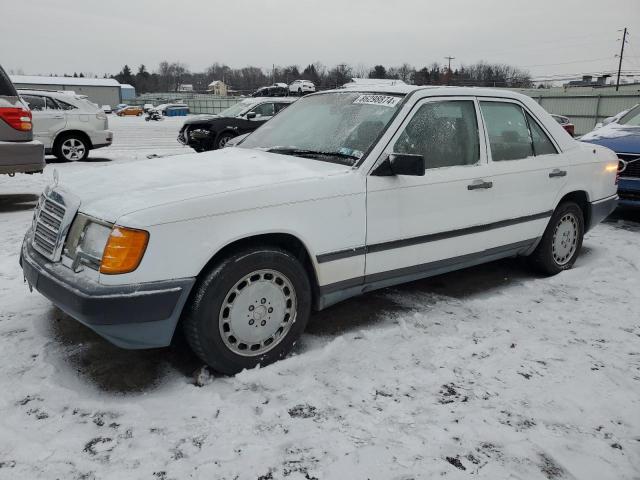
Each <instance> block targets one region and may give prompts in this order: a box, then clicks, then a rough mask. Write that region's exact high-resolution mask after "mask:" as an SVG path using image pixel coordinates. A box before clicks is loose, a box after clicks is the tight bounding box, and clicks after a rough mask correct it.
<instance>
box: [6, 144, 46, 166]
mask: <svg viewBox="0 0 640 480" xmlns="http://www.w3.org/2000/svg"><path fill="white" fill-rule="evenodd" d="M45 165H46V163H45V161H44V146H43V145H42V143H41V142H39V141H37V140H32V141H30V142H2V141H0V174H2V173H30V172H41V171H42V170H44V167H45Z"/></svg>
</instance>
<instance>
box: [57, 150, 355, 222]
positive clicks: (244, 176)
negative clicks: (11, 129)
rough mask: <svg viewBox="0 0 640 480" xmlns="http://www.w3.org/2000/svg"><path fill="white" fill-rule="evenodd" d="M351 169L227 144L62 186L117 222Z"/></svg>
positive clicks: (72, 178) (85, 208) (84, 207)
mask: <svg viewBox="0 0 640 480" xmlns="http://www.w3.org/2000/svg"><path fill="white" fill-rule="evenodd" d="M349 171H351V168H350V167H348V166H344V165H338V164H334V163H328V162H321V161H317V160H312V159H307V158H300V157H293V156H288V155H280V154H276V153H267V152H262V151H258V150H249V149H244V148H225V149H223V150H216V151H213V152H206V153H197V154H188V155H176V156H170V157H164V158H160V159H150V160H142V161H139V162H132V163H120V164H116V165H110V166H105V167H102V168H98V169H95V170H94V171H93V172H95V173H93V172H92V174H90V175H88V174H87V172H83V173H82V174H71V175H68V176H66V177H64V178H61V179H60V186H61V187H62V188H63V189H64V190H66V191H68V192H70V193H72V194H74V195H77V196H78V197H79V198H80V202H81V205H80V211H81V212H83V213H86V214H87V215H91V216H93V217H96V218H99V219H102V220H105V221H108V222H115V221H117V220H118V218H120V217H121V216H123V215H126V214H131V213H133V212H136V211H139V210H143V209H149V208H152V207H158V206H160V205H167V204H175V203H177V202H181V201H185V200H190V199H196V198H199V197H207V196H212V195H220V194H225V193H229V192H233V191H236V192H237V191H240V190H251V189H258V188H265V187H266V188H279V187H276V185H278V184H283V183H288V182H296V181H301V180H309V179H314V178H317V179H322V178H326V177H327V176H330V175H336V174H340V173H345V172H349ZM315 193H316V192H313V193H312V192H309V195H310V196H311V195H313V194H315ZM310 198H313V197H310ZM256 206H258V205H256Z"/></svg>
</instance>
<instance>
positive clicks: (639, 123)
mask: <svg viewBox="0 0 640 480" xmlns="http://www.w3.org/2000/svg"><path fill="white" fill-rule="evenodd" d="M580 140H582V141H583V142H589V143H595V144H598V145H602V146H604V147H607V148H610V149H611V150H613V151H614V152H616V155H618V159H619V160H620V163H619V164H618V173H619V178H618V195H619V196H620V201H619V202H618V205H620V206H623V207H635V208H640V105H636V106H635V107H633V108H632V109H631V110H629V111H628V112H627V113H625V114H624V115H616V117H613V118H612V119H611V121H610V123H608V124H606V125H604V126H603V127H600V128H597V129H596V130H594V131H593V132H590V133H587V134H586V135H584V136H583V137H582V138H581V139H580Z"/></svg>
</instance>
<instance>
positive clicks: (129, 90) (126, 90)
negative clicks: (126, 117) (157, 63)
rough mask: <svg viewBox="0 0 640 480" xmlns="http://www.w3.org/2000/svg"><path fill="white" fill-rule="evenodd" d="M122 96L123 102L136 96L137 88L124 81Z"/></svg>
mask: <svg viewBox="0 0 640 480" xmlns="http://www.w3.org/2000/svg"><path fill="white" fill-rule="evenodd" d="M120 98H121V100H122V101H123V102H126V101H127V100H133V99H134V98H136V89H135V88H134V86H133V85H129V84H128V83H123V84H121V85H120Z"/></svg>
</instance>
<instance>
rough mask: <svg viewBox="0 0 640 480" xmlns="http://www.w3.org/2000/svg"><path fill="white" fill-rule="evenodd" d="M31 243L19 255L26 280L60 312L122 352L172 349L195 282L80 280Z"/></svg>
mask: <svg viewBox="0 0 640 480" xmlns="http://www.w3.org/2000/svg"><path fill="white" fill-rule="evenodd" d="M28 238H29V235H28V234H27V237H26V238H25V241H24V242H23V244H22V252H21V255H20V265H21V266H22V270H23V272H24V277H25V280H26V281H27V282H28V283H29V285H30V286H31V287H33V288H35V289H36V290H38V291H39V292H40V293H41V294H42V295H44V296H45V297H47V298H48V299H49V300H51V302H53V303H54V304H55V305H56V306H57V307H58V308H60V310H62V311H64V312H65V313H67V314H68V315H70V316H71V317H73V318H75V319H76V320H78V321H79V322H80V323H82V324H84V325H86V326H87V327H89V328H91V329H92V330H94V331H95V332H96V333H98V334H99V335H101V336H102V337H104V338H105V339H107V340H108V341H110V342H111V343H113V344H114V345H117V346H118V347H121V348H127V349H143V348H156V347H165V346H167V345H169V344H170V343H171V338H172V337H173V332H174V330H175V327H176V325H177V323H178V320H179V318H180V314H181V313H182V309H183V307H184V305H185V303H186V301H187V298H188V297H189V293H190V292H191V288H192V287H193V284H194V283H195V278H181V279H174V280H166V281H160V282H149V283H141V284H135V285H117V286H114V285H102V284H99V283H97V282H94V281H90V280H87V279H85V278H83V279H82V280H80V279H79V277H78V275H77V274H74V273H73V271H72V270H71V269H69V268H67V267H64V266H63V265H62V264H60V263H59V262H58V263H55V264H53V263H50V262H49V261H48V260H47V259H45V258H44V257H43V256H41V255H40V254H39V253H37V252H36V251H35V250H34V249H33V248H32V247H31V245H30V242H29V241H28Z"/></svg>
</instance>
